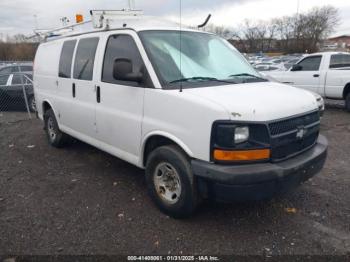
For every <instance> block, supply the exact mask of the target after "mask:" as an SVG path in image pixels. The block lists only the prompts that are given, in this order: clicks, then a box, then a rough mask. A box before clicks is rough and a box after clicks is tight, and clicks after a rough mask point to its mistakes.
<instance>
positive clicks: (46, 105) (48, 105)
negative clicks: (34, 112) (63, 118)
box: [41, 99, 58, 122]
mask: <svg viewBox="0 0 350 262" xmlns="http://www.w3.org/2000/svg"><path fill="white" fill-rule="evenodd" d="M49 109H52V111H53V113H54V114H55V116H56V119H57V114H56V110H55V109H54V107H53V106H52V103H51V102H50V101H49V100H47V99H45V100H43V101H42V103H41V110H42V116H43V119H44V115H45V112H46V111H47V110H49ZM57 122H58V121H57Z"/></svg>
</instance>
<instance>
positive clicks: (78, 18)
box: [75, 14, 84, 24]
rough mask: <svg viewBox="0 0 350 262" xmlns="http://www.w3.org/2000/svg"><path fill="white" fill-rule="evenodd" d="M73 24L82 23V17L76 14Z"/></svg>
mask: <svg viewBox="0 0 350 262" xmlns="http://www.w3.org/2000/svg"><path fill="white" fill-rule="evenodd" d="M75 22H76V23H77V24H79V23H82V22H84V16H83V15H81V14H76V15H75Z"/></svg>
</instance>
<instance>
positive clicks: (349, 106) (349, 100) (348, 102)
mask: <svg viewBox="0 0 350 262" xmlns="http://www.w3.org/2000/svg"><path fill="white" fill-rule="evenodd" d="M345 108H346V110H347V111H348V112H350V92H349V93H348V94H347V95H346V97H345Z"/></svg>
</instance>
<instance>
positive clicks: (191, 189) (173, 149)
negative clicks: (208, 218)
mask: <svg viewBox="0 0 350 262" xmlns="http://www.w3.org/2000/svg"><path fill="white" fill-rule="evenodd" d="M146 183H147V187H148V191H149V194H150V196H151V197H152V199H153V201H154V202H155V204H156V205H157V206H158V207H159V209H160V210H161V211H163V212H164V213H165V214H167V215H169V216H172V217H174V218H183V217H188V216H190V215H191V214H193V213H194V211H195V210H196V207H197V205H198V203H199V194H198V192H197V186H196V181H195V177H194V176H193V173H192V170H191V166H190V160H189V158H188V157H187V156H186V154H185V153H184V152H183V151H182V150H181V149H179V148H178V147H177V146H173V145H170V146H161V147H159V148H157V149H155V150H154V151H153V152H152V153H151V154H150V156H149V158H148V160H147V164H146Z"/></svg>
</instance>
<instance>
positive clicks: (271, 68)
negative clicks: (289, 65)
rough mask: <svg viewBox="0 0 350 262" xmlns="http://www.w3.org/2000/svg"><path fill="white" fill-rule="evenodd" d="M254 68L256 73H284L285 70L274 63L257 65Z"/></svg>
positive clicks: (282, 65) (282, 66)
mask: <svg viewBox="0 0 350 262" xmlns="http://www.w3.org/2000/svg"><path fill="white" fill-rule="evenodd" d="M254 68H255V69H256V70H258V71H262V72H263V71H284V70H286V68H285V67H284V64H282V63H281V64H275V63H271V62H269V63H258V64H255V65H254Z"/></svg>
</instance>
